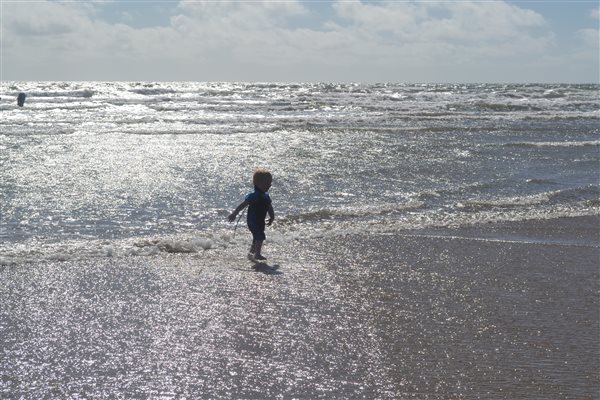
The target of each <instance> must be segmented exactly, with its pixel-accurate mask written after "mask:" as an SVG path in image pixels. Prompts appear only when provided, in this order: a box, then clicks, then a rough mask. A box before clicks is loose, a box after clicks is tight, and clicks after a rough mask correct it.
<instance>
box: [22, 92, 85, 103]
mask: <svg viewBox="0 0 600 400" xmlns="http://www.w3.org/2000/svg"><path fill="white" fill-rule="evenodd" d="M24 93H25V94H26V95H27V100H30V99H31V98H35V97H41V98H48V97H75V98H85V99H89V98H91V97H93V96H94V95H95V94H96V91H95V90H92V89H77V90H64V91H37V90H33V91H24ZM16 95H17V93H15V94H14V96H16ZM26 103H27V101H26Z"/></svg>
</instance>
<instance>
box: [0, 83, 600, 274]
mask: <svg viewBox="0 0 600 400" xmlns="http://www.w3.org/2000/svg"><path fill="white" fill-rule="evenodd" d="M599 89H600V88H599V87H598V85H492V84H488V85H451V84H448V85H403V84H377V85H361V84H248V83H198V82H182V83H175V82H171V83H169V82H166V83H152V82H131V83H127V82H3V83H2V90H1V92H2V93H0V94H1V96H0V97H1V98H2V100H1V102H0V107H1V116H2V120H1V127H2V129H1V132H0V140H1V142H0V146H1V149H2V168H1V170H0V185H1V189H2V190H1V194H0V206H1V208H2V224H1V225H2V226H1V228H0V235H1V237H2V244H1V245H0V253H1V254H2V256H1V257H0V261H1V263H4V264H14V263H21V262H27V261H32V260H34V261H35V260H44V259H46V260H48V259H49V260H52V259H57V258H58V259H87V258H89V257H105V256H106V255H130V254H140V253H141V254H145V253H146V252H148V251H149V252H152V251H153V250H152V249H149V248H144V249H142V251H141V252H140V248H139V247H137V246H135V245H133V244H132V243H139V242H140V241H148V240H157V241H159V242H162V243H164V242H168V243H171V244H172V243H176V244H175V245H174V246H173V245H171V248H173V247H178V246H179V247H180V248H181V247H182V246H180V245H178V244H177V243H180V242H181V241H183V242H186V243H187V245H186V246H188V248H193V249H195V250H197V251H198V250H199V251H202V250H203V249H205V248H207V247H222V246H227V245H228V242H229V240H230V239H231V236H232V231H233V229H232V227H231V225H229V224H228V223H227V222H226V218H225V217H226V215H228V213H229V212H230V211H231V210H232V209H233V208H234V207H235V206H236V205H237V204H238V203H239V202H240V201H241V199H242V198H243V196H244V195H245V193H246V192H248V191H250V190H251V184H250V182H249V181H250V177H251V174H252V171H253V169H254V168H255V167H257V166H263V167H267V168H269V169H271V170H272V171H273V174H274V177H275V181H274V184H273V187H272V190H271V197H272V198H273V200H274V205H275V209H276V212H277V215H278V218H277V223H276V225H275V226H274V227H273V230H272V232H273V233H272V235H271V238H273V239H274V238H277V239H278V240H280V241H281V240H283V241H289V240H291V239H293V238H295V237H299V236H300V237H306V238H311V237H313V238H314V237H320V236H322V235H337V234H346V233H350V232H360V231H362V230H363V229H364V228H363V226H364V225H365V224H366V225H367V226H369V230H370V231H382V232H398V231H402V230H404V229H412V228H428V227H440V226H441V227H444V226H460V225H465V224H481V223H487V222H490V221H519V220H531V219H535V220H540V219H547V218H556V217H561V216H580V215H595V214H597V213H598V196H599V190H598V174H597V172H598V171H597V170H598V168H597V167H598V163H599V161H600V156H599V152H598V150H599V148H600V147H599V145H600V132H599V128H598V123H597V122H598V117H599V113H598V112H599V109H600V107H599V106H600V99H599V96H598V90H599ZM21 91H23V92H26V93H27V94H28V97H27V101H26V103H25V107H23V108H19V107H17V106H16V104H15V102H14V101H13V100H14V99H13V97H16V94H17V93H18V92H21ZM146 247H148V246H146ZM163 247H164V246H163ZM183 247H185V246H183ZM155 249H156V250H157V251H163V250H162V249H161V246H155ZM181 250H182V251H185V249H183V248H182V249H181Z"/></svg>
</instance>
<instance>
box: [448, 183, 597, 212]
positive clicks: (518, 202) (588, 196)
mask: <svg viewBox="0 0 600 400" xmlns="http://www.w3.org/2000/svg"><path fill="white" fill-rule="evenodd" d="M543 182H544V183H545V182H546V181H543ZM599 194H600V189H599V188H598V187H597V186H584V187H578V188H570V189H562V190H555V191H550V192H544V193H538V194H533V195H529V196H516V197H497V198H491V199H469V200H465V201H462V202H459V203H456V205H455V206H456V208H458V209H463V210H482V209H494V208H515V207H527V206H535V205H540V204H546V203H558V204H568V203H570V202H578V201H590V200H594V199H596V198H597V197H598V195H599Z"/></svg>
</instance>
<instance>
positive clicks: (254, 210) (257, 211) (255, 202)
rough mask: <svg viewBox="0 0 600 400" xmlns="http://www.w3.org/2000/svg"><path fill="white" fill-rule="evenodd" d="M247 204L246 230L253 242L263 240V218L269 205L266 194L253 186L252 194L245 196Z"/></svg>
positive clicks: (269, 200) (268, 198) (269, 201)
mask: <svg viewBox="0 0 600 400" xmlns="http://www.w3.org/2000/svg"><path fill="white" fill-rule="evenodd" d="M246 201H247V202H248V218H247V221H248V229H250V232H252V238H253V239H254V240H265V218H266V216H267V212H268V211H269V206H270V205H271V198H270V197H269V194H268V193H265V192H262V191H261V190H260V189H259V188H257V187H256V186H254V192H252V193H250V194H248V195H247V196H246Z"/></svg>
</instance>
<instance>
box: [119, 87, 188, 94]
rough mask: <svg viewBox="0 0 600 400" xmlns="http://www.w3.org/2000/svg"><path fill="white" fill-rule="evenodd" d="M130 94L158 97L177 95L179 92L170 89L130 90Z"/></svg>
mask: <svg viewBox="0 0 600 400" xmlns="http://www.w3.org/2000/svg"><path fill="white" fill-rule="evenodd" d="M129 92H131V93H135V94H143V95H145V96H158V95H165V94H175V93H179V92H178V91H176V90H174V89H170V88H149V87H148V88H141V89H129Z"/></svg>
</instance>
